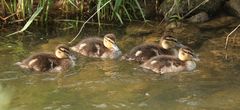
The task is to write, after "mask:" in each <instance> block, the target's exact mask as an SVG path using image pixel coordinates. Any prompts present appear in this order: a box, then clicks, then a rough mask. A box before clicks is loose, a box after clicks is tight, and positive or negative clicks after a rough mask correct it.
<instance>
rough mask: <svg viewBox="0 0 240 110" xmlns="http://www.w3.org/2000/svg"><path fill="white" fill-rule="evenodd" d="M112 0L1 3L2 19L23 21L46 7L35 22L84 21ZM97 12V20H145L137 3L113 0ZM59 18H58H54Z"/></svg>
mask: <svg viewBox="0 0 240 110" xmlns="http://www.w3.org/2000/svg"><path fill="white" fill-rule="evenodd" d="M108 1H109V0H58V1H52V0H39V1H38V0H0V3H1V7H0V19H1V20H2V21H4V23H9V22H11V23H12V22H20V21H26V20H27V19H29V18H30V17H31V16H33V14H34V13H35V11H37V9H38V8H40V7H41V8H43V10H44V11H43V12H42V13H39V15H38V16H37V18H35V20H37V21H41V22H47V21H48V20H49V18H53V19H55V18H57V17H58V18H65V19H76V20H85V19H86V18H88V17H89V16H90V15H91V14H92V13H94V12H96V10H98V9H99V8H100V7H101V6H103V4H105V3H106V2H108ZM110 1H111V2H110V3H109V4H107V5H106V6H104V7H103V8H102V9H101V11H99V12H98V13H97V21H98V22H99V23H100V21H102V20H104V21H116V20H118V21H119V22H120V23H122V24H123V22H124V21H125V20H129V21H131V20H132V19H143V20H145V17H144V13H143V9H142V8H141V6H140V3H139V2H138V0H110ZM55 15H58V16H55Z"/></svg>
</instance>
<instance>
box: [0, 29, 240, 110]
mask: <svg viewBox="0 0 240 110" xmlns="http://www.w3.org/2000/svg"><path fill="white" fill-rule="evenodd" d="M89 30H91V31H86V32H84V34H83V36H90V35H97V29H89ZM95 30H96V31H95ZM222 30H223V31H227V32H229V29H228V28H222ZM112 31H113V32H115V33H117V35H118V36H123V37H119V38H118V42H119V45H120V48H122V50H123V51H124V52H125V51H127V50H129V49H130V48H131V47H133V46H134V45H137V44H138V43H141V42H142V41H143V40H146V39H148V37H149V36H151V35H147V36H143V37H136V38H132V37H131V36H127V35H125V34H124V32H123V31H125V30H124V28H114V29H113V30H111V29H106V31H104V32H101V33H100V34H104V33H107V32H112ZM223 31H221V32H216V30H200V33H201V34H196V35H197V37H198V38H199V37H200V38H199V39H198V40H200V41H201V43H198V44H196V45H193V48H194V50H195V51H196V52H197V53H198V54H199V55H200V58H201V61H200V62H198V63H197V64H198V66H197V69H196V70H194V71H192V72H181V73H176V74H168V75H156V74H153V73H151V72H146V71H143V70H141V69H139V68H138V65H137V64H134V63H129V62H125V61H118V60H100V59H94V58H80V59H78V60H77V66H76V67H74V68H72V69H71V70H70V71H68V72H64V73H59V74H55V73H50V74H41V73H34V72H29V71H25V70H21V69H20V68H19V67H16V66H14V65H13V64H14V63H15V62H17V61H20V60H21V59H23V58H25V57H27V56H29V55H30V54H32V53H35V52H42V51H53V50H54V48H55V46H56V45H57V44H58V43H64V42H67V41H70V40H71V38H73V36H74V35H75V34H76V32H75V31H73V32H71V31H66V32H65V31H61V30H58V31H54V32H50V33H49V32H42V31H41V30H40V32H38V33H34V34H33V33H30V34H27V35H18V36H14V37H10V38H6V39H2V40H1V41H0V44H1V46H2V47H1V48H0V53H1V54H0V56H1V57H0V62H1V63H0V84H1V86H0V100H1V101H0V110H94V109H104V110H226V109H227V110H230V109H234V110H235V109H240V107H239V105H240V95H239V92H240V68H239V67H240V64H239V61H240V59H239V57H240V51H239V50H240V49H239V46H237V47H236V45H235V46H231V45H230V46H229V49H228V59H225V56H226V52H225V51H224V43H225V33H224V32H223ZM189 34H191V33H189ZM154 35H155V34H152V36H154ZM215 37H216V38H215ZM237 37H240V36H239V34H238V36H237ZM180 39H181V38H180ZM181 40H182V42H189V39H185V38H184V39H183V38H182V39H181ZM78 41H79V39H78ZM200 41H199V42H200ZM238 42H239V41H238ZM190 44H191V42H190ZM193 44H194V43H193ZM199 44H201V45H199Z"/></svg>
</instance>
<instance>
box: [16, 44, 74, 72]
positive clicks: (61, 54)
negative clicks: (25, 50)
mask: <svg viewBox="0 0 240 110" xmlns="http://www.w3.org/2000/svg"><path fill="white" fill-rule="evenodd" d="M74 58H75V57H74V56H73V55H72V53H71V52H70V49H69V48H68V47H67V46H65V45H59V46H57V48H56V50H55V55H53V54H49V53H38V54H35V55H32V56H30V57H28V58H27V59H25V60H23V61H22V62H17V63H16V64H17V65H19V66H20V67H21V68H25V69H30V70H33V71H40V72H46V71H48V72H61V71H63V70H66V69H68V68H69V67H70V66H73V65H74V61H73V59H74Z"/></svg>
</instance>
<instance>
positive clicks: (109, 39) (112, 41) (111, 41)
mask: <svg viewBox="0 0 240 110" xmlns="http://www.w3.org/2000/svg"><path fill="white" fill-rule="evenodd" d="M103 44H104V46H105V47H107V48H108V49H110V50H114V51H119V48H118V46H117V44H116V36H115V35H114V34H106V35H105V36H104V38H103Z"/></svg>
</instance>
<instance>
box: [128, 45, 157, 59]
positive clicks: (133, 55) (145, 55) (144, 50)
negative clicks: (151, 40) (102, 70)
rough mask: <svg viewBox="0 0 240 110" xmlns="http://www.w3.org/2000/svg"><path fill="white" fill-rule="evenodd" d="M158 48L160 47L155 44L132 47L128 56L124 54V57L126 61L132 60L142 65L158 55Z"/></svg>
mask: <svg viewBox="0 0 240 110" xmlns="http://www.w3.org/2000/svg"><path fill="white" fill-rule="evenodd" d="M159 48H160V46H158V45H155V44H142V45H139V46H136V47H134V48H133V49H132V50H131V51H130V52H129V54H126V55H125V56H124V57H125V59H126V60H134V61H137V62H140V63H142V62H145V61H146V60H148V59H150V58H152V57H154V56H157V55H159Z"/></svg>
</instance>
